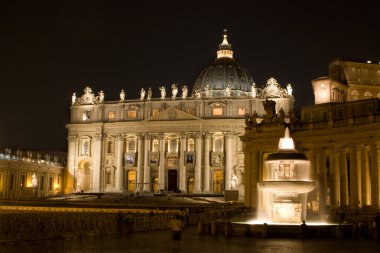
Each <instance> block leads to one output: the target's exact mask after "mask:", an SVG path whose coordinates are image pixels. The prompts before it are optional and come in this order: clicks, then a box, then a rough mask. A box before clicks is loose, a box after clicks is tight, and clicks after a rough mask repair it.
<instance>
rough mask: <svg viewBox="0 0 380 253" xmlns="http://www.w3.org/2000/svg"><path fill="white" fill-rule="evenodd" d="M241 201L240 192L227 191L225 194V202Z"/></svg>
mask: <svg viewBox="0 0 380 253" xmlns="http://www.w3.org/2000/svg"><path fill="white" fill-rule="evenodd" d="M238 200H239V190H226V191H225V192H224V201H226V202H229V201H236V202H237V201H238Z"/></svg>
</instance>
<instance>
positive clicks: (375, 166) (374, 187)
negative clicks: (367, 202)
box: [371, 142, 380, 207]
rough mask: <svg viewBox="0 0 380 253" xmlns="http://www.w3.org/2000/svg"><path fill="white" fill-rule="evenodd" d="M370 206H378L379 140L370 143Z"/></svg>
mask: <svg viewBox="0 0 380 253" xmlns="http://www.w3.org/2000/svg"><path fill="white" fill-rule="evenodd" d="M371 168H372V170H371V196H372V206H374V207H380V142H376V143H373V144H371Z"/></svg>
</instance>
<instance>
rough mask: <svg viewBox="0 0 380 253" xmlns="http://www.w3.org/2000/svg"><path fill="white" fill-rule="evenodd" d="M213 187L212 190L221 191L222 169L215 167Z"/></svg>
mask: <svg viewBox="0 0 380 253" xmlns="http://www.w3.org/2000/svg"><path fill="white" fill-rule="evenodd" d="M213 181H214V187H213V191H214V193H221V192H222V191H223V170H221V169H216V170H214V177H213Z"/></svg>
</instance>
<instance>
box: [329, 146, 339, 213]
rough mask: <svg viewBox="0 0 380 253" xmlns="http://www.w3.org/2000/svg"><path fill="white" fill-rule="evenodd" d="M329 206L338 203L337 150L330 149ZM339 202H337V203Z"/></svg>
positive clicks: (335, 205) (334, 205) (337, 204)
mask: <svg viewBox="0 0 380 253" xmlns="http://www.w3.org/2000/svg"><path fill="white" fill-rule="evenodd" d="M330 161H331V162H330V207H337V206H339V205H340V172H339V151H338V150H336V149H334V148H332V149H330ZM338 202H339V203H338Z"/></svg>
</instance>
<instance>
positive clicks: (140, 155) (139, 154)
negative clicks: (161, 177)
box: [136, 134, 144, 192]
mask: <svg viewBox="0 0 380 253" xmlns="http://www.w3.org/2000/svg"><path fill="white" fill-rule="evenodd" d="M143 155H144V146H143V141H142V135H141V134H138V135H137V189H136V190H137V191H139V192H140V191H142V190H143V185H142V183H143V182H144V170H143Z"/></svg>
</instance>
